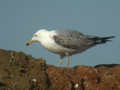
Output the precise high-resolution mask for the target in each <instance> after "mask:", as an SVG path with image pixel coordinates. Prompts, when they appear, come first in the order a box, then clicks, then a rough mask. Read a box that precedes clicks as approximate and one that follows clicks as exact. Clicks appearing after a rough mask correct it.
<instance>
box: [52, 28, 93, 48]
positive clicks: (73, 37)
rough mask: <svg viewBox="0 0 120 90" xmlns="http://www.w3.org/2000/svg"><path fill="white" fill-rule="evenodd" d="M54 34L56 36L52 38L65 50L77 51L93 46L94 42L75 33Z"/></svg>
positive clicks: (62, 31)
mask: <svg viewBox="0 0 120 90" xmlns="http://www.w3.org/2000/svg"><path fill="white" fill-rule="evenodd" d="M56 33H57V35H55V36H54V37H53V38H54V40H55V42H56V43H57V44H59V45H61V46H63V47H65V48H69V49H78V50H79V49H85V48H89V47H90V46H92V45H94V41H92V40H90V39H89V38H88V37H87V36H86V35H84V34H82V33H80V32H77V31H72V30H57V31H56Z"/></svg>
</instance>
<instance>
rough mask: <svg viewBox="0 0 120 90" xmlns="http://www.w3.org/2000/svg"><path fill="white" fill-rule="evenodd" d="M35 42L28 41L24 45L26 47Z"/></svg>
mask: <svg viewBox="0 0 120 90" xmlns="http://www.w3.org/2000/svg"><path fill="white" fill-rule="evenodd" d="M35 41H36V40H30V41H28V42H27V43H26V45H27V46H29V45H30V44H32V43H33V42H35Z"/></svg>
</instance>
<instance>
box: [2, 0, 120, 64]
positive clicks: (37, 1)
mask: <svg viewBox="0 0 120 90" xmlns="http://www.w3.org/2000/svg"><path fill="white" fill-rule="evenodd" d="M39 29H50V30H55V29H73V30H77V31H80V32H82V33H84V34H88V35H98V36H110V35H114V36H116V38H114V39H113V41H112V42H108V43H106V44H104V45H103V44H102V45H98V46H95V47H93V48H90V49H88V50H87V51H85V52H83V53H81V54H77V55H73V56H72V57H71V64H70V65H71V66H76V65H90V66H94V65H97V64H120V0H0V48H1V49H5V50H15V51H18V52H25V53H26V54H28V55H32V56H33V57H35V58H41V57H42V58H44V59H46V63H47V64H52V65H56V66H57V65H58V62H59V55H57V54H53V53H51V52H48V51H47V50H46V49H44V48H43V47H42V46H40V44H39V43H34V44H32V45H31V46H29V47H27V46H26V45H25V43H26V42H27V41H29V40H30V39H31V38H32V36H33V33H35V32H36V31H38V30H39ZM63 63H64V64H63V66H65V65H66V61H65V59H64V61H63Z"/></svg>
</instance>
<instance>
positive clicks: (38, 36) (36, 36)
mask: <svg viewBox="0 0 120 90" xmlns="http://www.w3.org/2000/svg"><path fill="white" fill-rule="evenodd" d="M46 32H48V30H47V29H40V30H39V31H37V32H35V33H34V34H33V37H32V39H31V40H30V41H28V42H27V43H26V45H27V46H29V45H31V44H32V43H34V42H40V41H41V37H42V36H43V35H44V34H45V33H46Z"/></svg>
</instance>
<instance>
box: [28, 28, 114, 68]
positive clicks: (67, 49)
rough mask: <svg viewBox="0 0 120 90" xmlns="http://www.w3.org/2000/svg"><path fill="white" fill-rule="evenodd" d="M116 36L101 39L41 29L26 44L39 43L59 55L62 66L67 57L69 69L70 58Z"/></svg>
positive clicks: (71, 32)
mask: <svg viewBox="0 0 120 90" xmlns="http://www.w3.org/2000/svg"><path fill="white" fill-rule="evenodd" d="M111 38H114V36H108V37H99V36H93V35H85V34H83V33H81V32H78V31H75V30H51V31H49V30H47V29H40V30H38V31H37V32H36V33H34V35H33V37H32V39H31V40H30V41H28V42H27V43H26V45H27V46H29V45H30V44H32V43H33V42H39V43H40V44H41V46H43V47H44V48H46V49H47V50H48V51H50V52H53V53H55V54H59V56H60V61H59V66H61V64H62V61H63V58H64V57H65V56H66V62H67V67H69V64H70V56H72V55H74V54H78V53H82V52H83V51H86V50H87V49H88V48H91V47H93V46H96V45H99V44H104V43H106V42H108V41H111V40H110V39H111Z"/></svg>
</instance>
